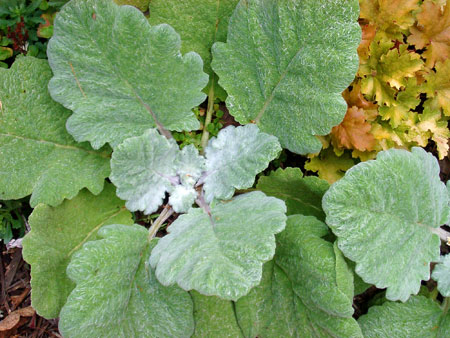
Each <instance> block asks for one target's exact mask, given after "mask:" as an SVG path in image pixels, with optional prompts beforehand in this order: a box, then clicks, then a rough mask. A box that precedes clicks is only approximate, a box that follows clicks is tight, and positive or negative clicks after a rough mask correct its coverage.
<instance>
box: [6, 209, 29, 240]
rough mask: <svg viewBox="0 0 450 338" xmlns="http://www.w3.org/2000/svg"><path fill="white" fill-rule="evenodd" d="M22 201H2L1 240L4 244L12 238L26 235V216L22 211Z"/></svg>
mask: <svg viewBox="0 0 450 338" xmlns="http://www.w3.org/2000/svg"><path fill="white" fill-rule="evenodd" d="M21 208H22V203H21V202H20V201H0V240H2V241H3V243H4V244H7V243H9V241H10V240H11V239H13V238H14V237H15V238H22V237H23V236H24V235H25V230H26V225H25V218H24V216H23V214H22V213H21V210H20V209H21Z"/></svg>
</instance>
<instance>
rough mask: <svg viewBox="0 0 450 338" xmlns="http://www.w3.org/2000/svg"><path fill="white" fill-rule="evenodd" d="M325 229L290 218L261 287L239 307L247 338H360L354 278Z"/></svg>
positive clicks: (317, 223)
mask: <svg viewBox="0 0 450 338" xmlns="http://www.w3.org/2000/svg"><path fill="white" fill-rule="evenodd" d="M327 234H328V228H327V226H326V225H325V224H324V223H322V222H320V221H319V220H317V219H316V218H314V217H312V216H301V215H295V216H290V217H289V218H288V221H287V225H286V229H285V230H284V231H283V232H282V233H280V234H278V235H277V250H276V254H275V257H274V259H273V260H272V261H270V262H268V263H266V264H265V265H264V268H263V277H262V281H261V283H260V284H259V285H258V286H256V287H255V288H253V289H252V290H251V291H250V293H249V294H248V295H247V296H245V297H242V298H241V299H239V300H238V301H237V303H236V316H237V319H238V323H239V325H240V327H241V328H242V330H243V332H244V335H245V336H246V337H252V338H253V337H261V338H265V337H274V338H277V337H346V338H347V337H358V338H362V334H361V330H360V328H359V326H358V324H357V322H356V321H355V320H354V319H353V318H352V313H353V309H352V299H353V290H352V289H353V284H352V283H353V278H352V273H351V271H350V270H349V269H348V268H346V267H345V262H344V261H343V259H341V258H342V257H340V255H341V254H340V253H339V252H338V251H336V250H335V248H334V246H333V244H332V243H329V242H327V241H325V240H324V239H322V237H323V236H325V235H327Z"/></svg>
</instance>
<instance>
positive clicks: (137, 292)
mask: <svg viewBox="0 0 450 338" xmlns="http://www.w3.org/2000/svg"><path fill="white" fill-rule="evenodd" d="M98 234H99V236H100V237H101V238H102V239H100V240H97V241H92V242H88V243H86V244H84V245H83V248H82V249H81V250H80V251H78V252H77V253H76V254H74V257H73V258H72V261H71V262H70V264H69V266H68V268H67V274H68V275H69V277H70V278H71V279H72V280H73V281H74V282H75V283H76V287H75V289H74V290H73V291H72V293H71V294H70V296H69V298H68V299H67V303H66V305H64V307H63V309H62V310H61V316H60V322H59V329H60V331H61V333H62V334H63V336H64V337H86V335H89V336H92V337H155V338H156V337H157V338H159V337H190V335H191V334H192V332H193V330H194V320H193V316H192V301H191V298H190V296H189V294H188V293H187V292H184V291H183V290H181V289H179V288H178V287H175V286H173V287H164V286H162V285H161V284H159V283H158V281H157V280H156V278H155V275H154V273H153V271H152V269H151V268H150V267H149V266H148V265H147V261H148V257H149V255H150V252H151V250H152V248H153V246H154V242H152V243H151V244H150V243H149V242H148V239H147V237H148V231H147V230H146V229H145V228H144V227H141V226H139V225H133V226H124V225H118V224H114V225H109V226H105V227H103V228H101V229H100V231H99V232H98Z"/></svg>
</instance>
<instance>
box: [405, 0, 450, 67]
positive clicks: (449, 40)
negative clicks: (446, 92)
mask: <svg viewBox="0 0 450 338" xmlns="http://www.w3.org/2000/svg"><path fill="white" fill-rule="evenodd" d="M410 31H411V35H410V36H409V37H408V43H410V44H412V45H414V46H416V48H417V49H423V48H425V49H426V50H425V52H424V53H423V56H424V57H425V59H426V65H427V66H428V67H430V68H432V67H433V66H434V65H435V63H436V62H437V61H445V60H446V59H448V58H449V57H450V4H449V2H448V1H447V2H446V4H445V5H444V6H441V5H440V4H439V3H437V2H436V1H432V0H425V1H424V2H423V4H422V6H421V11H420V13H419V14H417V23H416V25H414V27H411V30H410Z"/></svg>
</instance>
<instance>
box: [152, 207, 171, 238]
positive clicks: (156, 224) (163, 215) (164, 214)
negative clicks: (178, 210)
mask: <svg viewBox="0 0 450 338" xmlns="http://www.w3.org/2000/svg"><path fill="white" fill-rule="evenodd" d="M173 213H174V211H173V209H172V207H171V206H165V207H164V209H163V211H161V213H160V214H159V216H158V218H157V219H156V220H155V222H153V224H152V226H151V227H150V229H148V241H149V242H150V241H151V240H152V239H153V237H155V235H156V233H157V232H158V230H159V228H161V226H162V225H163V224H164V222H165V221H167V219H168V218H169V217H170V216H172V215H173Z"/></svg>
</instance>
